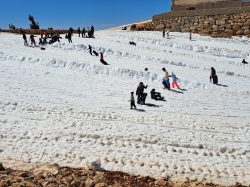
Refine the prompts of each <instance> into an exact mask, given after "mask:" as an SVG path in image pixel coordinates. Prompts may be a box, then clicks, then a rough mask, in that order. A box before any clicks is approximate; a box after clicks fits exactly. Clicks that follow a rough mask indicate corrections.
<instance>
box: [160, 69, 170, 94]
mask: <svg viewBox="0 0 250 187" xmlns="http://www.w3.org/2000/svg"><path fill="white" fill-rule="evenodd" d="M162 71H164V72H165V75H164V77H163V79H162V84H163V85H164V88H163V89H168V90H170V83H169V77H170V76H169V74H168V72H167V70H166V69H165V68H162Z"/></svg>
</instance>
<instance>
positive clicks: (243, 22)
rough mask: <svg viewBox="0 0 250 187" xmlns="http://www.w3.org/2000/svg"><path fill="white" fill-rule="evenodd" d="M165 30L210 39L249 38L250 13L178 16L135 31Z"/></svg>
mask: <svg viewBox="0 0 250 187" xmlns="http://www.w3.org/2000/svg"><path fill="white" fill-rule="evenodd" d="M162 29H165V30H166V31H170V32H192V33H198V34H205V35H210V36H212V37H230V36H233V35H239V36H240V35H245V36H247V37H250V30H249V29H250V11H249V12H244V13H240V14H224V15H213V16H202V15H199V16H182V17H181V16H178V17H171V18H164V19H159V20H154V21H152V22H148V23H146V24H141V25H137V28H136V30H156V31H161V30H162Z"/></svg>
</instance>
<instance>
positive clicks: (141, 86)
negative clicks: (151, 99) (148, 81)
mask: <svg viewBox="0 0 250 187" xmlns="http://www.w3.org/2000/svg"><path fill="white" fill-rule="evenodd" d="M147 87H148V85H146V86H144V84H143V82H140V84H139V86H138V87H137V90H136V95H137V103H138V104H140V103H141V104H145V100H146V97H147V93H143V92H144V89H145V88H146V89H147Z"/></svg>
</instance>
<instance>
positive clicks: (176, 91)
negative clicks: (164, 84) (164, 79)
mask: <svg viewBox="0 0 250 187" xmlns="http://www.w3.org/2000/svg"><path fill="white" fill-rule="evenodd" d="M171 91H172V92H175V93H181V94H183V92H181V91H178V90H173V89H171Z"/></svg>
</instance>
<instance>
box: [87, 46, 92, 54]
mask: <svg viewBox="0 0 250 187" xmlns="http://www.w3.org/2000/svg"><path fill="white" fill-rule="evenodd" d="M87 50H89V54H90V55H91V56H92V46H91V45H89V47H88V49H87Z"/></svg>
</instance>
